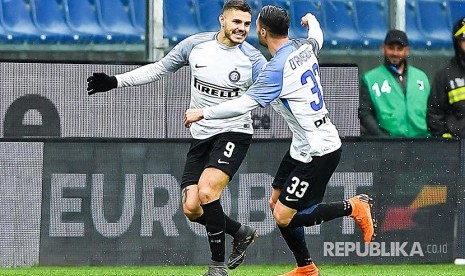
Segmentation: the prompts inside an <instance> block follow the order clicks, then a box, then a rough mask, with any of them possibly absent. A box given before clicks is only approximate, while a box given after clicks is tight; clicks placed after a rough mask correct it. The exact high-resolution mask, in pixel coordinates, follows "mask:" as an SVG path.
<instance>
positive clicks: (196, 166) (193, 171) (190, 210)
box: [181, 137, 241, 237]
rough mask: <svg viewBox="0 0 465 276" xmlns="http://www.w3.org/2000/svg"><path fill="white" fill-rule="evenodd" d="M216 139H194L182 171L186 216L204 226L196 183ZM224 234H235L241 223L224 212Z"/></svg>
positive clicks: (183, 201) (183, 205)
mask: <svg viewBox="0 0 465 276" xmlns="http://www.w3.org/2000/svg"><path fill="white" fill-rule="evenodd" d="M215 140H216V138H215V137H212V138H209V139H204V140H194V141H193V142H192V144H191V146H190V149H189V152H188V153H187V158H186V163H185V166H184V173H183V177H182V182H181V196H182V207H183V212H184V215H186V217H187V218H188V219H189V220H190V221H192V222H197V223H199V224H201V225H204V226H205V217H204V215H203V209H202V207H201V206H200V199H199V190H198V187H197V183H198V182H199V179H200V175H201V174H202V172H203V170H204V168H205V167H206V164H207V162H208V160H209V155H210V150H211V148H212V146H213V144H214V141H215ZM225 224H226V229H225V230H226V234H228V235H231V236H233V237H234V236H235V235H236V233H237V232H238V230H239V229H240V227H241V224H240V223H239V222H237V221H235V220H233V219H231V218H230V217H229V216H227V215H226V214H225Z"/></svg>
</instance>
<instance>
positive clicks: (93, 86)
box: [87, 73, 118, 95]
mask: <svg viewBox="0 0 465 276" xmlns="http://www.w3.org/2000/svg"><path fill="white" fill-rule="evenodd" d="M116 87H118V81H117V80H116V77H115V76H108V75H107V74H105V73H93V74H92V76H90V77H88V78H87V94H88V95H93V94H95V93H98V92H106V91H108V90H111V89H113V88H116Z"/></svg>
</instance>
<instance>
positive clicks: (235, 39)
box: [224, 30, 247, 44]
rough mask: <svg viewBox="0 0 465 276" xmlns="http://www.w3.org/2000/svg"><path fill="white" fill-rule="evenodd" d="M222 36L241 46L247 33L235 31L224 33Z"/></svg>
mask: <svg viewBox="0 0 465 276" xmlns="http://www.w3.org/2000/svg"><path fill="white" fill-rule="evenodd" d="M236 35H240V38H238V37H237V36H236ZM224 36H225V37H226V38H227V39H229V40H230V41H232V42H233V43H235V44H241V43H242V42H244V40H245V38H246V37H247V33H246V32H241V31H236V30H234V31H225V32H224Z"/></svg>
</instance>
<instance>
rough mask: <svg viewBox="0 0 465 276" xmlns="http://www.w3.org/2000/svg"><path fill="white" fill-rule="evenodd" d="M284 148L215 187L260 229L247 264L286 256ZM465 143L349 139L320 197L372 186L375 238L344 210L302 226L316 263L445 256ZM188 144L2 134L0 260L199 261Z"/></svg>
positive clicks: (264, 149) (451, 243)
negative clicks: (281, 212) (186, 182)
mask: <svg viewBox="0 0 465 276" xmlns="http://www.w3.org/2000/svg"><path fill="white" fill-rule="evenodd" d="M288 146H289V141H288V140H286V139H280V140H266V139H260V140H255V141H254V143H253V144H252V146H251V149H250V151H249V153H248V155H247V157H246V159H245V161H244V163H243V164H242V166H241V167H240V169H239V171H238V173H237V175H236V176H235V177H234V178H233V180H232V182H231V183H230V185H228V187H227V189H226V191H225V193H224V195H223V197H222V202H223V206H224V210H225V212H226V213H227V214H229V215H230V216H231V217H232V218H235V219H238V220H239V221H241V222H243V223H247V224H249V225H252V226H254V227H256V228H257V229H258V233H259V235H260V238H259V239H258V241H257V242H256V243H255V244H254V245H253V246H252V247H251V248H250V250H249V251H248V258H247V263H250V264H259V263H294V261H293V258H292V254H291V253H290V251H289V250H288V249H287V247H286V245H285V243H284V241H283V239H282V237H281V236H280V232H279V231H278V229H277V228H276V224H275V222H274V220H273V218H272V215H271V212H270V211H269V209H268V198H269V195H270V193H271V186H270V183H271V180H272V177H273V175H274V173H275V170H276V169H277V166H278V165H279V161H280V159H281V157H282V155H283V154H284V153H285V152H286V151H287V149H288ZM464 146H465V145H464V144H463V143H462V144H461V143H460V142H459V141H445V140H431V139H427V140H426V139H425V140H363V139H354V138H345V139H344V141H343V155H342V160H341V163H340V165H339V167H338V169H337V171H336V173H335V174H334V175H333V177H332V178H331V180H330V184H329V187H328V190H327V196H326V197H325V201H328V202H330V201H338V200H341V199H342V198H349V197H351V196H354V195H355V194H356V193H362V192H363V193H369V194H370V195H373V197H374V200H375V205H374V214H375V217H376V219H377V220H378V230H377V232H378V236H377V237H376V239H375V241H374V242H372V243H371V244H370V245H369V246H366V245H365V244H364V243H363V239H362V236H361V233H360V230H359V229H358V228H357V227H356V226H355V225H354V222H353V220H352V219H350V218H343V219H336V220H334V221H331V222H328V223H325V224H324V225H322V226H313V227H310V228H307V229H306V234H307V240H308V246H309V249H310V252H311V253H312V257H313V258H314V259H315V261H316V262H321V263H327V264H330V263H334V264H348V263H349V264H354V263H356V264H359V263H360V264H364V263H370V264H395V263H445V262H446V263H449V262H452V260H453V257H454V254H455V249H454V247H455V242H456V241H457V238H456V239H454V222H455V219H454V215H455V212H456V202H457V196H458V185H459V183H460V181H461V179H463V175H462V172H461V170H460V167H461V166H462V165H461V164H463V163H464V162H465V160H463V159H461V156H460V154H458V153H460V152H461V151H463V147H464ZM188 147H189V143H188V141H182V140H179V139H168V140H165V139H92V138H27V139H25V138H23V139H8V138H3V139H2V142H1V143H0V162H1V164H2V166H1V167H0V170H1V172H0V181H1V183H2V185H1V186H0V193H1V195H2V196H1V197H0V209H1V210H2V212H0V214H1V215H0V229H1V236H0V237H1V239H0V250H1V251H2V254H0V265H2V266H21V265H37V264H39V265H45V266H48V265H54V266H55V265H58V266H62V265H184V264H189V265H190V264H207V263H208V261H209V254H208V253H207V254H206V252H208V243H207V241H206V237H205V230H204V228H202V227H201V226H199V225H196V224H194V223H191V222H189V221H188V220H187V219H186V218H185V217H184V215H183V213H182V207H181V202H180V199H181V196H180V189H179V183H180V180H181V174H182V169H183V163H184V159H185V153H186V152H187V150H188ZM445 157H446V158H445ZM230 240H231V238H230V237H228V238H227V241H230ZM186 245H189V246H186ZM230 250H231V247H230V244H229V242H227V252H229V251H230Z"/></svg>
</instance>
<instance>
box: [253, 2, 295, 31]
mask: <svg viewBox="0 0 465 276" xmlns="http://www.w3.org/2000/svg"><path fill="white" fill-rule="evenodd" d="M258 20H259V22H260V24H261V25H262V26H263V27H264V28H265V29H267V30H268V31H269V32H270V33H271V34H273V35H275V36H278V37H281V36H287V35H288V32H289V25H290V21H291V20H290V19H289V14H288V13H287V11H286V10H285V9H283V8H281V7H278V6H270V5H268V6H264V7H263V8H262V10H261V11H260V14H259V16H258Z"/></svg>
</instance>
